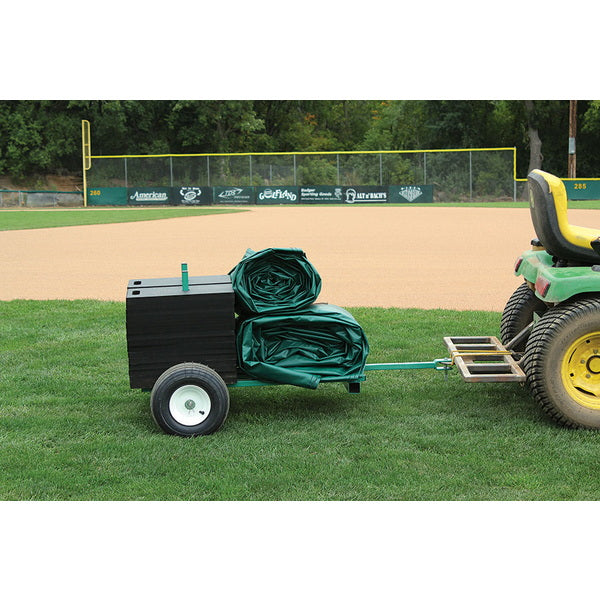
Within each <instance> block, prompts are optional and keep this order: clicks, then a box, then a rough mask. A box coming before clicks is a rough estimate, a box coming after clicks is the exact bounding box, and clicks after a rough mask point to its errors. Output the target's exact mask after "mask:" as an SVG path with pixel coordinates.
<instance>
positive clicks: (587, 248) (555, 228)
mask: <svg viewBox="0 0 600 600" xmlns="http://www.w3.org/2000/svg"><path fill="white" fill-rule="evenodd" d="M527 183H528V187H529V208H530V211H531V220H532V221H533V227H534V229H535V233H536V235H537V236H538V238H539V240H540V242H541V243H542V245H543V246H544V248H545V249H546V251H547V252H548V253H549V254H551V255H552V256H555V257H556V258H562V259H563V260H568V261H572V262H578V263H584V264H600V254H598V253H597V252H596V251H595V250H594V249H593V248H592V245H591V243H592V242H594V241H595V240H596V239H597V238H598V237H600V230H597V229H589V228H587V227H579V226H577V225H570V224H569V222H568V220H567V191H566V189H565V185H564V183H563V182H562V181H561V180H560V179H559V178H558V177H555V176H554V175H551V174H550V173H546V172H544V171H540V170H539V169H535V170H533V171H531V173H529V175H528V177H527Z"/></svg>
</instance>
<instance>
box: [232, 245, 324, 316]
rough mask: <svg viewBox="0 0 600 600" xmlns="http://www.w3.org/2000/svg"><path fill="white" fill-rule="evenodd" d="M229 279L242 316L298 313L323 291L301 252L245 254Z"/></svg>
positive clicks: (271, 250)
mask: <svg viewBox="0 0 600 600" xmlns="http://www.w3.org/2000/svg"><path fill="white" fill-rule="evenodd" d="M229 275H230V276H231V284H232V286H233V291H234V292H235V298H236V310H237V311H238V313H240V314H248V313H252V314H265V313H269V312H274V311H277V312H282V311H288V312H289V311H296V310H299V309H301V308H304V307H306V306H309V305H310V304H312V303H313V302H314V301H315V300H316V299H317V296H318V295H319V293H320V291H321V277H320V275H319V274H318V273H317V271H316V269H315V268H314V267H313V265H312V264H311V263H310V262H309V261H308V259H307V258H306V255H305V254H304V252H303V251H302V250H301V249H300V248H267V249H266V250H261V251H260V252H255V251H254V250H250V249H249V250H246V254H245V255H244V258H243V259H242V260H241V261H240V262H239V263H238V264H237V266H236V267H235V268H234V269H232V270H231V271H230V273H229Z"/></svg>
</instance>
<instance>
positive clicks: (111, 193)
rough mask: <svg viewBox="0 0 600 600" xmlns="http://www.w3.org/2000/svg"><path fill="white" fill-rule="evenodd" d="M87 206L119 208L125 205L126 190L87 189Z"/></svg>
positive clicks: (120, 188)
mask: <svg viewBox="0 0 600 600" xmlns="http://www.w3.org/2000/svg"><path fill="white" fill-rule="evenodd" d="M87 203H88V206H106V205H111V206H120V205H126V204H127V188H125V187H95V188H88V191H87Z"/></svg>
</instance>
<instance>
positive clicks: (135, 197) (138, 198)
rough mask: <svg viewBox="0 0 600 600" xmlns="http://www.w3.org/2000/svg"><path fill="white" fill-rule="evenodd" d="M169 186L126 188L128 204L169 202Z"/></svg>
mask: <svg viewBox="0 0 600 600" xmlns="http://www.w3.org/2000/svg"><path fill="white" fill-rule="evenodd" d="M171 195H172V194H171V188H168V187H153V188H147V187H143V188H128V189H127V201H128V204H134V205H138V204H139V205H142V204H170V203H171V202H170V200H171Z"/></svg>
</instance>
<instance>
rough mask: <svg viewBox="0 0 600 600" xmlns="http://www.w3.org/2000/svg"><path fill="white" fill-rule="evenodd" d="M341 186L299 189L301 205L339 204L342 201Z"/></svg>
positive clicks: (317, 186) (316, 186)
mask: <svg viewBox="0 0 600 600" xmlns="http://www.w3.org/2000/svg"><path fill="white" fill-rule="evenodd" d="M342 196H343V194H342V186H341V185H313V186H310V187H308V186H306V187H301V188H300V202H301V203H302V204H341V203H342V202H343V201H344V200H343V197H342Z"/></svg>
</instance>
